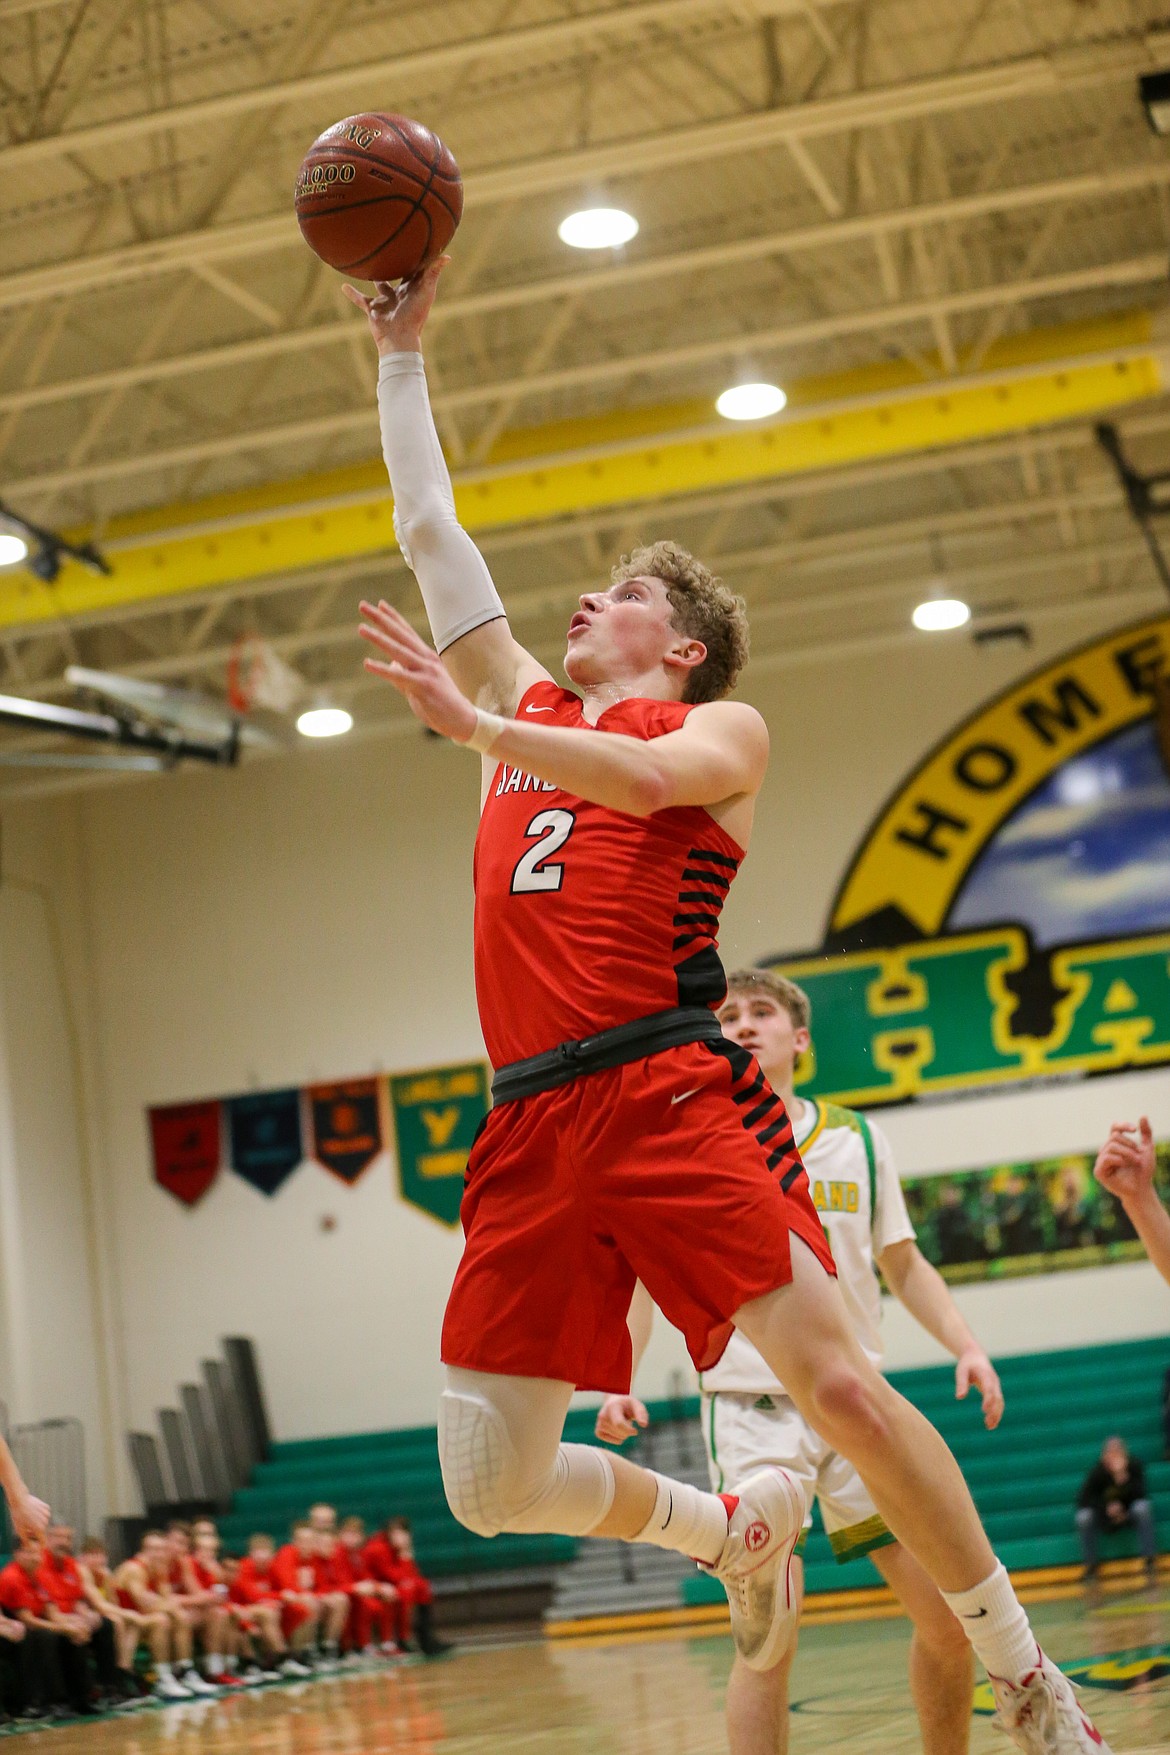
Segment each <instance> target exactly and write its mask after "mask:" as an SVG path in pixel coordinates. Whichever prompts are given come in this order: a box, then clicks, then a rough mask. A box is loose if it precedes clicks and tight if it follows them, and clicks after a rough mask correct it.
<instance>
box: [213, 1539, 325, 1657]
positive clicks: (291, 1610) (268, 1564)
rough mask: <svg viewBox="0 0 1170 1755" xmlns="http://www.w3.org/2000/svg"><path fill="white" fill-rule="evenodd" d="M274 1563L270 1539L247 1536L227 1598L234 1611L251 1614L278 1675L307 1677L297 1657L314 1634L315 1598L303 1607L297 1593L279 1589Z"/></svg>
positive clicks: (315, 1620) (315, 1621) (315, 1618)
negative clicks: (244, 1554) (274, 1659)
mask: <svg viewBox="0 0 1170 1755" xmlns="http://www.w3.org/2000/svg"><path fill="white" fill-rule="evenodd" d="M274 1559H275V1550H274V1547H273V1541H272V1537H271V1536H264V1535H255V1536H251V1537H250V1538H249V1540H248V1553H247V1557H246V1558H245V1559H243V1560H241V1561H240V1563H239V1566H238V1567H237V1569H236V1576H235V1578H234V1580H233V1581H231V1583H230V1584H229V1587H228V1595H229V1597H230V1599H231V1601H232V1602H233V1603H235V1604H236V1605H237V1607H238V1608H241V1609H244V1610H252V1611H254V1612H255V1614H256V1617H257V1625H258V1626H259V1627H260V1628H261V1629H262V1634H263V1637H264V1638H265V1640H266V1641H267V1643H268V1645H269V1647H270V1649H271V1651H272V1653H273V1655H274V1656H275V1657H277V1658H279V1661H280V1672H281V1674H282V1675H284V1676H311V1675H312V1673H313V1672H312V1670H311V1668H310V1667H309V1665H308V1664H306V1663H303V1662H301V1658H300V1656H299V1655H298V1654H304V1652H305V1650H306V1647H307V1646H308V1645H309V1644H310V1643H311V1641H312V1638H313V1635H314V1633H315V1631H316V1626H317V1602H316V1598H315V1597H312V1598H311V1599H310V1601H309V1603H307V1604H306V1603H305V1602H303V1601H302V1600H301V1596H300V1593H299V1592H298V1591H296V1590H285V1589H283V1588H282V1587H281V1585H280V1583H279V1582H278V1580H277V1578H276V1576H275V1573H274V1569H273V1561H274ZM290 1647H291V1649H290Z"/></svg>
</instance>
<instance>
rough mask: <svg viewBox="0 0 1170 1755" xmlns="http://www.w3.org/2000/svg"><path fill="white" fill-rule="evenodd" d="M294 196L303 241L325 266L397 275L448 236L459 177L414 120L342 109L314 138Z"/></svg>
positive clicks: (456, 210)
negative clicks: (341, 115) (353, 113)
mask: <svg viewBox="0 0 1170 1755" xmlns="http://www.w3.org/2000/svg"><path fill="white" fill-rule="evenodd" d="M295 199H296V210H297V223H298V224H299V225H300V228H301V232H302V233H303V235H304V238H305V242H306V243H307V244H308V245H309V248H310V249H311V250H314V251H315V252H316V254H317V255H318V256H320V258H321V260H322V261H323V262H328V264H329V266H330V267H331V268H336V269H338V270H340V272H341V273H342V274H353V275H356V276H358V277H359V278H360V279H362V280H405V279H407V278H408V277H409V276H410V275H412V274H416V273H417V272H418V270H419V269H420V268H422V267H424V266H425V265H426V263H428V262H430V261H432V260H433V259H434V257H436V256H437V255H439V253H440V252H441V251H442V250H445V249H446V247H447V245H448V244H449V243H450V242H451V239H452V238H453V237H454V235H455V228H456V226H457V225H458V224H459V220H460V216H461V215H462V213H463V181H462V179H461V177H460V175H459V166H458V165H457V164H456V163H455V160H454V158H453V157H452V155H451V153H450V152H449V151H448V149H447V148H446V147H445V146H444V145H443V142H442V141H441V140H440V139H439V137H438V135H437V134H432V133H431V130H430V129H429V128H425V127H424V126H423V124H422V123H421V122H412V121H411V120H410V119H409V117H407V116H391V115H381V114H373V113H371V114H365V115H360V116H347V117H346V118H345V120H344V121H341V122H335V123H334V124H333V126H332V127H331V128H326V130H325V132H324V134H321V135H319V136H318V137H317V139H316V140H314V142H313V144H312V146H311V147H310V148H309V150H308V152H307V153H306V155H305V160H304V163H303V164H302V165H301V168H300V172H299V173H298V176H297V182H296V197H295Z"/></svg>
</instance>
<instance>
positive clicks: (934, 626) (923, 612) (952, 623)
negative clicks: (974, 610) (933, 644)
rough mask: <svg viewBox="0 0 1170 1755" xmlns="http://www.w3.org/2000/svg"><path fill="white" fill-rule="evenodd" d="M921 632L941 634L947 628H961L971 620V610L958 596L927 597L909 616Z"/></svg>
mask: <svg viewBox="0 0 1170 1755" xmlns="http://www.w3.org/2000/svg"><path fill="white" fill-rule="evenodd" d="M910 619H911V620H912V621H913V623H914V626H915V627H916V628H917V629H918V630H919V632H920V633H923V634H943V633H946V632H947V630H948V629H949V628H961V627H963V626H964V625H965V624H966V623H967V622H969V621H970V620H971V611H970V609H969V607H968V606H967V604H965V603H964V602H963V601H962V599H961V598H958V597H928V598H927V600H926V602H925V603H920V604H919V605H918V608H917V609H916V610H915V611H914V614H913V616H912V617H911V618H910Z"/></svg>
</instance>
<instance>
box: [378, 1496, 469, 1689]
mask: <svg viewBox="0 0 1170 1755" xmlns="http://www.w3.org/2000/svg"><path fill="white" fill-rule="evenodd" d="M365 1560H366V1565H367V1567H368V1568H369V1571H370V1575H371V1577H373V1578H376V1579H378V1580H379V1582H380V1583H382V1584H392V1585H393V1586H394V1589H395V1590H396V1591H397V1593H398V1602H397V1605H396V1614H397V1618H398V1643H399V1645H400V1646H401V1647H402V1649H403V1650H404V1651H409V1650H410V1638H411V1631H412V1627H411V1622H412V1620H413V1622H414V1625H415V1627H416V1628H417V1631H418V1645H419V1650H420V1651H421V1652H422V1653H423V1655H424V1656H425V1657H441V1656H442V1654H443V1653H444V1652H445V1651H449V1650H450V1649H451V1648H450V1646H449V1645H448V1644H447V1642H446V1641H445V1640H442V1639H440V1638H439V1637H438V1636H437V1634H436V1633H435V1630H434V1622H433V1617H432V1610H431V1605H432V1603H433V1602H434V1593H433V1592H432V1590H431V1587H430V1584H429V1583H428V1581H427V1580H426V1579H425V1578H424V1577H423V1575H422V1573H421V1572H420V1571H419V1569H418V1566H417V1565H416V1563H415V1558H414V1539H413V1537H412V1535H411V1531H410V1519H409V1518H408V1517H392V1518H390V1519H389V1521H388V1522H387V1524H386V1527H385V1529H384V1530H383V1531H381V1532H380V1533H379V1534H378V1535H376V1536H373V1537H371V1539H370V1540H369V1541H368V1542H367V1543H366V1547H365Z"/></svg>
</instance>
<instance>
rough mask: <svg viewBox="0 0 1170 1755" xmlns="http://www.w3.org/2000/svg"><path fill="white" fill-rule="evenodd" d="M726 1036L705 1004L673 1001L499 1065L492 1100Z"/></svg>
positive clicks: (513, 1098)
mask: <svg viewBox="0 0 1170 1755" xmlns="http://www.w3.org/2000/svg"><path fill="white" fill-rule="evenodd" d="M722 1038H723V1031H722V1030H721V1029H720V1028H719V1019H718V1018H717V1017H716V1016H715V1014H714V1012H711V1011H708V1010H707V1007H706V1006H697V1005H686V1006H672V1007H671V1009H670V1011H667V1012H653V1013H652V1014H651V1015H650V1017H648V1018H634V1019H633V1021H632V1022H631V1023H629V1024H618V1025H616V1026H615V1027H614V1028H613V1029H612V1030H599V1031H598V1033H597V1035H596V1036H583V1037H582V1038H581V1040H580V1041H579V1042H558V1043H557V1045H556V1047H555V1048H550V1049H548V1050H547V1051H546V1052H545V1053H544V1054H533V1055H530V1056H529V1058H528V1059H527V1060H513V1061H511V1062H510V1063H509V1065H507V1066H501V1067H500V1068H499V1069H498V1070H497V1072H496V1074H495V1077H494V1078H493V1079H492V1101H493V1102H494V1103H514V1102H515V1101H516V1099H517V1098H518V1097H532V1096H535V1095H536V1093H537V1092H538V1091H554V1090H556V1088H557V1087H558V1085H569V1084H572V1082H573V1080H574V1079H580V1078H584V1077H585V1076H586V1075H587V1074H588V1073H595V1072H604V1071H605V1069H606V1068H607V1067H611V1066H626V1065H628V1063H629V1062H630V1061H631V1060H642V1059H643V1058H644V1057H645V1056H646V1055H647V1054H661V1053H662V1052H663V1050H664V1049H666V1048H681V1047H682V1046H683V1045H684V1044H685V1043H687V1042H718V1041H721V1040H722Z"/></svg>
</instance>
